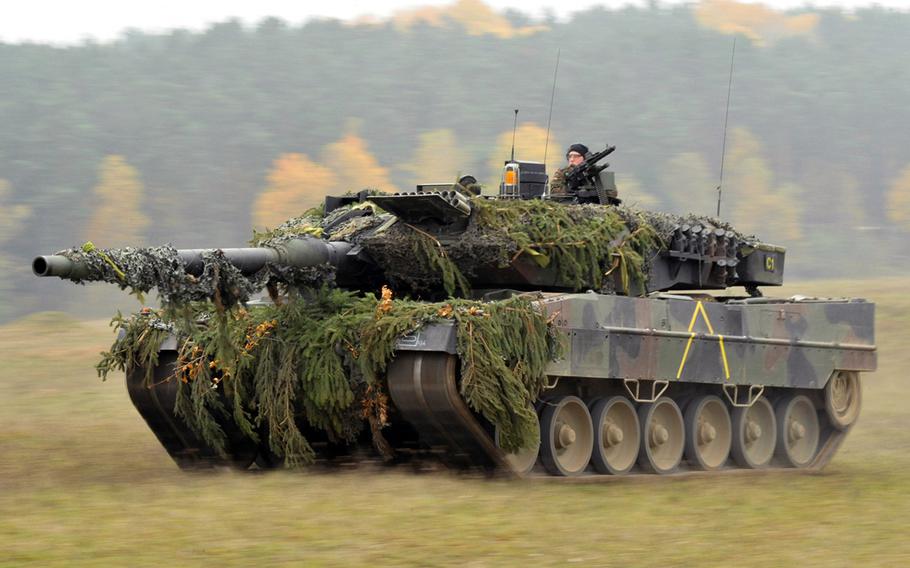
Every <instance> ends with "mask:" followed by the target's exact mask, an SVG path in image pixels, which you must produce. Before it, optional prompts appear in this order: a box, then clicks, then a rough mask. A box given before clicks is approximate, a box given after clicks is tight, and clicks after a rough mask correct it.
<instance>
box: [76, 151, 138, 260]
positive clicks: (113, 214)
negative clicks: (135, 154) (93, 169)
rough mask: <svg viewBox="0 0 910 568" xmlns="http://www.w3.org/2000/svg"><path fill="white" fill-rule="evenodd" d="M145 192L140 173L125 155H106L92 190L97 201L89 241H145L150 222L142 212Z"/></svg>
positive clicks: (119, 243)
mask: <svg viewBox="0 0 910 568" xmlns="http://www.w3.org/2000/svg"><path fill="white" fill-rule="evenodd" d="M143 192H144V188H143V185H142V181H140V179H139V172H137V171H136V169H135V168H134V167H132V166H131V165H129V164H128V163H127V161H126V159H125V158H124V157H123V156H118V155H110V156H106V157H105V158H104V159H103V160H102V161H101V165H100V166H99V168H98V183H97V185H95V187H94V188H93V189H92V194H93V196H94V200H93V201H94V203H93V208H92V216H91V219H90V220H89V223H88V226H87V227H86V230H85V238H86V240H91V241H92V242H94V243H95V244H96V245H98V246H104V247H114V246H125V245H139V244H142V242H143V232H144V231H145V228H146V227H147V226H148V224H149V219H148V217H147V216H146V215H145V213H144V212H143Z"/></svg>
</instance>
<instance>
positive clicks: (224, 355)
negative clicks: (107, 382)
mask: <svg viewBox="0 0 910 568" xmlns="http://www.w3.org/2000/svg"><path fill="white" fill-rule="evenodd" d="M192 309H193V315H194V317H193V318H192V320H185V319H169V318H168V316H167V314H166V313H165V312H163V311H162V312H157V313H149V314H145V315H137V316H133V317H132V318H129V319H124V318H122V317H118V318H115V320H114V323H115V324H116V325H117V327H118V328H119V329H122V330H124V336H123V338H122V339H120V340H118V341H117V342H115V343H114V345H113V346H112V348H111V350H110V351H109V352H108V353H105V354H104V357H103V359H102V361H101V362H100V363H99V364H98V371H99V374H101V375H102V376H104V377H106V376H107V375H108V374H109V373H110V372H111V371H113V370H115V369H119V370H128V369H130V368H135V367H139V366H145V367H146V369H147V370H148V376H147V380H151V377H152V375H151V370H152V368H153V367H154V365H155V364H156V363H157V348H158V345H160V343H161V341H162V340H163V339H164V338H165V337H166V336H167V335H168V334H169V333H174V334H176V335H178V337H179V338H180V342H179V343H180V346H181V347H180V350H179V356H178V367H177V374H176V375H175V376H174V377H172V378H171V379H170V380H174V381H179V387H180V388H179V394H178V400H177V405H176V412H177V413H178V414H179V415H180V416H181V417H182V418H183V419H184V420H185V421H186V422H187V424H188V425H189V426H190V427H191V428H192V429H193V430H194V431H195V432H196V433H197V434H198V435H199V436H200V437H201V438H202V439H203V440H205V441H206V442H207V443H209V444H210V445H211V446H212V447H214V448H216V449H218V450H220V451H223V450H224V448H225V439H226V438H225V426H226V425H227V424H231V426H232V427H236V428H237V429H239V430H240V431H242V432H243V433H244V434H245V435H246V436H248V437H249V438H251V439H253V440H258V439H259V433H260V432H267V435H268V443H269V447H270V449H271V451H273V452H274V453H275V454H277V455H278V456H281V457H283V458H284V459H285V461H286V463H287V464H289V465H298V464H306V463H310V462H311V461H312V460H313V458H314V452H313V449H312V447H311V446H310V444H309V442H308V441H307V439H306V437H305V436H304V434H303V430H304V429H305V428H302V425H306V426H307V427H310V428H314V429H317V430H321V431H323V432H325V434H326V435H327V436H328V438H329V439H330V440H335V441H352V440H354V439H355V438H356V437H357V435H358V434H359V433H360V431H361V430H362V428H364V427H365V426H367V427H369V428H370V430H371V431H372V434H373V439H374V444H375V446H376V447H377V449H379V450H380V451H381V452H384V453H386V454H388V452H389V448H388V444H386V443H385V442H384V440H383V438H382V434H381V429H382V427H383V426H384V425H385V424H386V421H387V416H388V405H389V399H388V395H387V394H386V393H387V387H386V383H385V378H384V373H385V370H386V366H387V365H388V363H389V361H390V359H391V357H392V355H393V353H394V347H395V342H396V341H397V340H398V338H400V337H401V336H402V335H404V334H407V333H409V332H412V331H414V330H416V329H419V328H420V327H421V326H423V325H426V324H428V323H433V322H441V321H452V322H454V325H456V327H457V338H458V339H457V346H458V347H457V348H458V352H459V355H460V359H461V367H460V368H461V378H460V379H461V380H460V383H459V384H460V389H461V394H462V396H463V397H464V399H465V401H466V402H467V403H468V405H469V406H470V407H471V408H472V409H474V410H475V411H477V412H478V413H480V414H481V415H482V416H484V417H485V418H486V419H487V420H489V421H490V422H491V423H493V424H494V425H496V426H498V427H499V428H500V429H501V444H502V446H503V447H504V448H505V449H507V450H515V449H518V448H520V447H529V446H531V445H533V444H536V443H537V441H538V440H539V429H538V428H539V427H538V424H537V420H536V416H535V413H534V408H533V406H532V401H534V400H536V399H537V397H538V395H539V393H540V390H541V389H542V388H543V386H544V384H545V380H546V376H545V367H546V365H547V363H548V362H549V361H550V360H553V359H555V358H557V357H558V356H559V353H560V344H559V342H558V340H557V338H556V336H555V335H554V334H553V331H552V329H551V327H550V325H549V323H548V322H547V320H546V318H545V317H544V316H543V315H542V314H541V313H540V312H538V311H537V309H536V308H535V307H534V305H533V304H532V303H531V301H530V299H529V298H525V297H513V298H511V299H508V300H504V301H499V302H490V303H482V302H475V301H468V300H452V301H450V302H441V303H427V302H413V301H397V300H396V301H393V300H392V299H391V294H388V295H384V297H383V298H382V299H381V300H380V299H376V298H374V297H372V296H367V297H362V296H358V295H355V294H353V293H349V292H342V291H339V290H331V289H326V288H324V289H322V290H321V291H318V292H317V291H313V292H312V293H311V294H308V295H307V297H306V298H300V299H297V300H295V301H292V302H287V303H285V304H284V305H282V306H256V307H252V308H250V309H238V310H233V311H230V312H226V313H221V312H217V311H214V310H213V309H212V306H211V304H194V305H193V306H192Z"/></svg>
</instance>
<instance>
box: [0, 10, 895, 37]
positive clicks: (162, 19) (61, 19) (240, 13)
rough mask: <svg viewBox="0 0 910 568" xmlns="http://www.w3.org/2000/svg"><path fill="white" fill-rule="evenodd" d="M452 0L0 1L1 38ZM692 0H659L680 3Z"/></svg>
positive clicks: (108, 32) (561, 13) (346, 14)
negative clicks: (254, 0)
mask: <svg viewBox="0 0 910 568" xmlns="http://www.w3.org/2000/svg"><path fill="white" fill-rule="evenodd" d="M453 1H454V0H378V1H372V2H366V1H358V0H330V1H327V2H313V1H304V0H258V1H256V2H251V1H249V0H198V1H197V0H154V1H143V2H132V1H130V0H24V1H17V0H0V41H4V42H11V43H18V42H22V41H34V42H41V43H58V44H71V43H78V42H80V41H82V40H84V39H87V38H92V39H95V40H98V41H106V40H110V39H115V38H116V37H118V36H119V35H120V33H121V32H122V31H123V30H124V29H126V28H137V29H141V30H147V31H153V32H160V31H165V30H168V29H173V28H190V29H194V30H198V29H203V28H205V27H206V26H207V25H208V24H210V23H212V22H220V21H224V20H226V19H229V18H232V17H237V18H240V19H241V20H243V21H244V22H247V23H255V22H258V21H260V20H262V19H263V18H266V17H268V16H277V17H280V18H282V19H284V20H287V21H290V22H292V23H299V22H302V21H304V20H307V19H309V18H312V17H331V18H340V19H351V18H356V17H358V16H363V15H374V16H379V17H385V16H389V15H391V14H393V13H395V12H396V11H400V10H404V9H408V8H414V7H417V6H427V5H446V4H451V3H453ZM685 1H686V0H661V3H663V4H670V3H672V4H679V3H684V2H685ZM484 2H485V3H486V4H487V5H490V6H493V7H494V8H496V9H498V10H503V9H505V8H516V9H519V10H521V11H522V12H525V13H528V14H531V15H532V16H540V15H541V14H543V13H544V11H545V10H547V9H549V10H552V12H553V13H555V14H556V15H557V16H558V17H560V18H565V17H567V16H568V15H570V14H571V13H572V12H576V11H578V10H582V9H585V8H588V7H590V6H595V5H606V6H608V7H613V8H615V7H620V6H623V5H626V4H636V5H642V4H646V3H647V2H646V0H599V1H598V0H484ZM759 3H762V4H765V5H768V6H773V7H775V8H779V9H788V8H799V7H801V6H805V5H807V4H808V5H813V6H838V7H841V8H845V9H853V8H857V7H863V6H869V5H872V4H878V5H881V6H888V7H892V8H899V9H901V10H908V9H910V0H877V1H874V2H873V1H870V0H764V1H763V2H759Z"/></svg>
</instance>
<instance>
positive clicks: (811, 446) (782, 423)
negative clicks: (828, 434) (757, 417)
mask: <svg viewBox="0 0 910 568" xmlns="http://www.w3.org/2000/svg"><path fill="white" fill-rule="evenodd" d="M776 411H777V451H776V454H777V456H778V457H779V458H781V459H782V460H783V461H784V462H785V463H786V464H787V465H789V466H792V467H798V468H801V467H806V466H808V465H809V464H811V463H812V459H813V458H814V457H815V453H816V452H817V451H818V439H819V435H820V431H821V430H820V428H819V424H818V413H817V412H816V411H815V405H814V404H812V401H811V400H809V398H808V397H806V396H804V395H801V394H798V395H790V396H787V397H784V398H783V399H781V401H780V402H778V403H777V408H776Z"/></svg>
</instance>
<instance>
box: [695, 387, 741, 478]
mask: <svg viewBox="0 0 910 568" xmlns="http://www.w3.org/2000/svg"><path fill="white" fill-rule="evenodd" d="M732 439H733V427H732V424H731V422H730V413H729V412H728V411H727V405H726V404H724V401H722V400H721V399H720V398H718V397H716V396H714V395H709V396H702V397H699V398H696V399H694V400H693V401H692V402H691V403H690V404H689V406H688V407H687V408H686V459H687V460H688V461H689V464H690V465H692V466H693V467H695V468H698V469H704V470H712V469H719V468H721V467H723V465H724V464H725V463H727V458H728V457H729V456H730V444H731V442H732Z"/></svg>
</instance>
